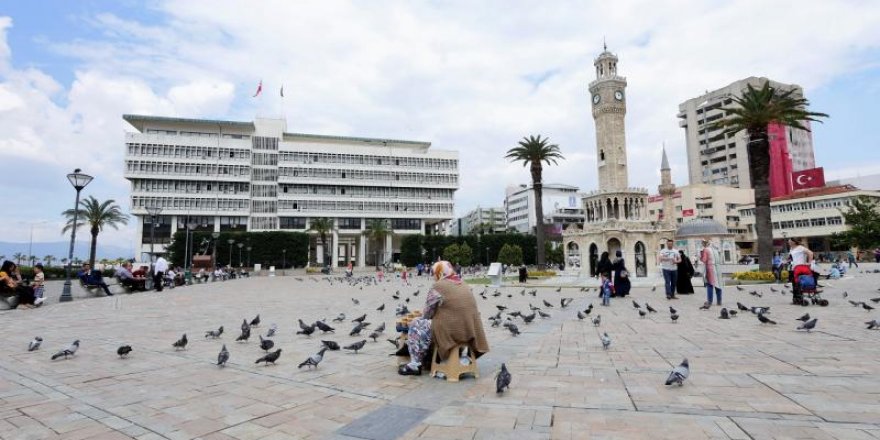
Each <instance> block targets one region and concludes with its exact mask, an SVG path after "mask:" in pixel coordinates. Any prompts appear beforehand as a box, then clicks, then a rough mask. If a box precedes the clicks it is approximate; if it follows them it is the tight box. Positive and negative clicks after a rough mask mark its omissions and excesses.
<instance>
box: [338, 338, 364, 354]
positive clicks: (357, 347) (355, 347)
mask: <svg viewBox="0 0 880 440" xmlns="http://www.w3.org/2000/svg"><path fill="white" fill-rule="evenodd" d="M366 344H367V340H366V339H363V340H361V341H360V342H355V343H354V344H351V345H346V346H345V347H342V348H344V349H346V350H354V354H357V352H358V350H360V349H362V348H364V345H366Z"/></svg>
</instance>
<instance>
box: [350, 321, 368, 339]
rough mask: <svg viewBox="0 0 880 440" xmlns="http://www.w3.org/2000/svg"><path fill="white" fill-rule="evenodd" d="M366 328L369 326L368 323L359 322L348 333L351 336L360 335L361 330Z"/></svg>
mask: <svg viewBox="0 0 880 440" xmlns="http://www.w3.org/2000/svg"><path fill="white" fill-rule="evenodd" d="M365 328H367V326H366V324H364V323H363V322H359V323H357V324H356V325H355V326H354V328H352V329H351V331H350V332H349V333H348V335H349V336H358V335H360V334H361V331H362V330H363V329H365Z"/></svg>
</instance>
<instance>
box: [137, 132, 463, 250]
mask: <svg viewBox="0 0 880 440" xmlns="http://www.w3.org/2000/svg"><path fill="white" fill-rule="evenodd" d="M123 119H124V120H125V121H127V122H128V123H129V124H131V126H132V127H134V128H135V129H136V130H137V132H129V133H126V138H125V146H126V153H125V178H126V179H128V180H129V181H131V206H132V214H133V215H134V216H135V217H136V219H137V221H136V224H137V229H138V234H137V240H138V243H137V249H138V250H139V251H140V255H141V256H142V257H143V256H144V255H147V254H148V253H149V252H150V247H151V243H150V233H151V219H150V216H149V215H148V213H147V208H148V207H159V208H161V213H160V215H159V217H158V219H157V222H156V228H155V235H156V236H155V243H153V245H154V249H155V252H157V253H162V252H164V251H165V245H167V244H168V243H169V241H170V238H171V236H172V234H174V232H176V231H177V230H178V229H183V228H185V225H186V224H187V222H189V223H190V224H196V225H198V226H197V227H196V230H202V231H216V232H219V231H277V230H286V231H300V232H308V229H309V221H310V219H312V218H319V217H328V218H331V219H333V220H334V228H333V231H332V237H331V239H332V242H331V243H332V244H331V250H332V257H331V258H332V260H331V261H332V262H333V263H334V264H335V265H339V266H342V265H346V264H348V262H352V263H353V264H355V265H356V266H358V267H364V266H366V265H367V264H370V265H373V264H376V262H377V261H378V262H380V263H381V262H385V261H389V260H392V259H394V258H396V256H397V254H398V252H399V249H400V240H401V236H403V235H406V234H418V233H426V234H432V233H437V232H438V231H439V230H440V228H441V227H443V226H444V223H445V222H447V221H449V220H450V219H451V218H452V216H453V197H454V195H455V191H456V189H458V152H457V151H449V150H438V149H433V148H431V144H430V142H417V141H405V140H394V139H373V138H361V137H344V136H325V135H315V134H303V133H289V132H287V124H286V122H285V121H284V120H282V119H265V118H257V119H255V120H254V121H253V122H247V121H220V120H205V119H184V118H172V117H159V116H141V115H123ZM368 219H388V220H389V222H388V227H389V229H391V230H392V231H393V233H392V234H390V235H389V236H387V237H386V240H385V243H382V244H378V243H373V242H370V240H369V239H368V238H367V237H365V235H364V231H365V228H366V221H367V220H368ZM313 235H314V234H313ZM320 255H323V249H322V247H321V244H320V240H318V239H317V237H316V236H314V237H313V239H312V243H311V245H310V255H309V261H310V262H311V263H312V264H315V263H317V262H319V261H320V258H319V257H318V256H320Z"/></svg>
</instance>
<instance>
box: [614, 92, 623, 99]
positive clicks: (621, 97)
mask: <svg viewBox="0 0 880 440" xmlns="http://www.w3.org/2000/svg"><path fill="white" fill-rule="evenodd" d="M614 99H616V100H618V101H623V92H622V91H620V90H618V91H616V92H614Z"/></svg>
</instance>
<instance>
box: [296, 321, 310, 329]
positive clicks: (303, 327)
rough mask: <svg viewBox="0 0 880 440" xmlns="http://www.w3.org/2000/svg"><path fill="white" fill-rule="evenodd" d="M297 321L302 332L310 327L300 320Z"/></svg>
mask: <svg viewBox="0 0 880 440" xmlns="http://www.w3.org/2000/svg"><path fill="white" fill-rule="evenodd" d="M297 321H298V323H299V328H301V329H303V330H305V329H307V328H309V327H311V326H310V325H308V324H306V323H305V322H303V320H302V319H298V320H297Z"/></svg>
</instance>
